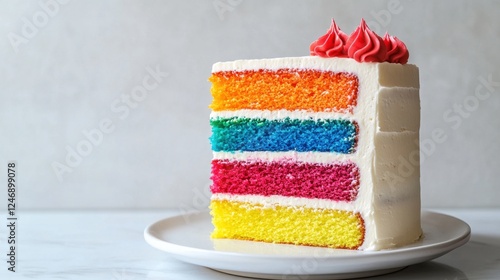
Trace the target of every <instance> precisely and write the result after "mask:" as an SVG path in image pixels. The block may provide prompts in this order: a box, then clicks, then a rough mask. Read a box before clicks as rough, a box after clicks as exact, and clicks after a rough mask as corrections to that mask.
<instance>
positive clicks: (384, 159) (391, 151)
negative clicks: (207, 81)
mask: <svg viewBox="0 0 500 280" xmlns="http://www.w3.org/2000/svg"><path fill="white" fill-rule="evenodd" d="M282 68H288V69H317V70H321V71H333V72H348V73H352V74H355V75H357V76H358V78H359V88H358V89H359V92H358V104H357V106H356V107H355V109H354V111H353V114H340V113H309V112H302V111H293V112H289V111H286V110H282V111H277V112H271V111H252V110H241V111H234V112H217V113H212V115H211V117H232V116H242V117H249V118H260V117H264V118H269V119H281V118H286V117H289V118H296V119H307V118H313V119H320V118H326V119H333V118H346V119H352V120H355V121H356V122H357V124H358V126H359V135H358V143H357V148H356V152H355V153H354V154H351V155H340V154H335V153H332V154H328V155H327V154H320V153H316V154H314V153H303V154H302V153H214V157H215V158H224V159H235V160H246V159H252V158H253V159H256V158H260V159H266V160H279V159H280V158H287V157H290V156H291V157H292V158H295V159H297V160H300V161H310V162H331V161H337V160H340V161H343V160H351V161H353V162H355V163H356V164H357V165H358V168H359V169H360V185H359V193H358V197H357V199H356V200H355V201H354V202H351V203H345V202H342V203H339V202H332V201H330V202H328V201H324V200H319V199H304V198H284V197H269V198H265V197H259V196H227V195H223V194H218V195H214V197H213V199H224V198H226V199H235V200H238V201H247V202H255V203H257V202H258V203H267V204H269V205H272V204H274V203H280V204H285V205H290V206H299V205H303V206H311V207H325V208H336V209H342V210H350V211H356V212H359V213H360V214H361V216H362V217H363V219H364V221H365V229H366V232H365V242H364V243H363V245H362V246H361V247H360V249H362V250H379V249H384V248H390V247H394V246H401V245H405V244H408V243H410V242H413V241H415V240H417V239H418V238H419V237H420V236H421V234H422V230H421V227H420V169H419V158H418V156H419V148H418V141H419V125H420V103H419V98H418V94H419V77H418V68H417V67H416V66H415V65H401V64H395V63H358V62H356V61H354V60H353V59H348V58H320V57H312V56H310V57H291V58H275V59H261V60H238V61H233V62H222V63H216V64H214V66H213V69H212V71H213V72H218V71H243V70H257V69H269V70H276V69H282Z"/></svg>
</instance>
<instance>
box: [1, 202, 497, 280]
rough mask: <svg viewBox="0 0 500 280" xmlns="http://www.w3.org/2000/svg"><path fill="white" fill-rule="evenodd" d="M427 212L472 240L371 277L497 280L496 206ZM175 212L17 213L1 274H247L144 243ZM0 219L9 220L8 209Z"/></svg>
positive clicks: (122, 277) (127, 279)
mask: <svg viewBox="0 0 500 280" xmlns="http://www.w3.org/2000/svg"><path fill="white" fill-rule="evenodd" d="M429 210H432V211H435V212H440V213H445V214H449V215H452V216H455V217H457V218H459V219H462V220H463V221H465V222H467V223H468V224H469V225H470V226H471V228H472V237H471V240H470V241H469V243H467V244H465V245H464V246H462V247H460V248H458V249H456V250H454V251H452V252H450V253H448V254H447V255H444V256H442V257H440V258H438V259H435V260H433V261H428V262H425V263H420V264H416V265H412V266H409V267H407V268H405V269H403V270H401V271H398V272H395V273H392V274H388V275H383V276H378V277H373V278H369V279H436V280H438V279H439V280H444V279H447V280H461V279H500V209H429ZM178 213H179V212H178V211H176V210H162V211H159V210H155V211H145V210H141V211H64V212H61V211H36V212H35V211H21V212H18V214H17V217H18V220H17V233H16V242H17V243H16V244H17V253H16V254H17V255H16V257H17V260H16V272H10V271H8V270H7V268H8V264H7V263H6V258H7V257H6V254H7V250H8V244H7V240H6V238H5V237H6V236H7V234H8V232H7V227H6V226H1V227H0V256H2V257H1V258H0V260H1V262H0V263H1V264H0V279H94V280H98V279H107V280H109V279H111V280H133V279H179V280H181V279H223V280H224V279H246V278H241V277H237V276H231V275H226V274H223V273H220V272H216V271H213V270H211V269H208V268H204V267H199V266H195V265H191V264H186V263H183V262H180V261H178V260H176V259H174V258H172V257H171V256H169V255H168V254H166V253H164V252H162V251H159V250H157V249H154V248H152V247H151V246H149V245H148V244H147V243H146V242H145V241H144V238H143V231H144V229H145V227H146V226H148V225H149V224H151V223H153V222H155V221H157V220H160V219H163V218H166V217H169V216H174V215H177V214H178ZM0 218H2V219H3V220H4V221H5V222H6V221H7V219H6V215H5V213H3V215H0ZM6 224H7V223H6ZM300 279H307V276H302V277H301V278H300Z"/></svg>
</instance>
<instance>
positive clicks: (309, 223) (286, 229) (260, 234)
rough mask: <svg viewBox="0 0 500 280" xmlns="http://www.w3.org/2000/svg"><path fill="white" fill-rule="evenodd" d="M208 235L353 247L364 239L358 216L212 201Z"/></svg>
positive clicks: (331, 210) (332, 246)
mask: <svg viewBox="0 0 500 280" xmlns="http://www.w3.org/2000/svg"><path fill="white" fill-rule="evenodd" d="M210 208H211V214H212V223H213V224H214V226H215V229H214V231H213V233H212V238H231V239H243V240H254V241H264V242H272V243H288V244H296V245H310V246H321V247H331V248H344V249H357V248H358V247H359V246H361V244H362V243H363V240H364V232H365V228H364V222H363V219H362V218H361V215H360V214H358V213H354V212H351V211H342V210H333V209H315V208H307V207H285V206H273V207H264V206H262V205H259V204H251V203H246V202H237V201H229V200H212V201H211V204H210Z"/></svg>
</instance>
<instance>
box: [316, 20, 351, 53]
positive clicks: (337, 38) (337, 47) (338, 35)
mask: <svg viewBox="0 0 500 280" xmlns="http://www.w3.org/2000/svg"><path fill="white" fill-rule="evenodd" d="M346 41H347V34H345V33H344V32H342V30H340V28H339V27H338V26H337V24H336V23H335V21H334V20H333V19H332V25H331V26H330V29H328V31H327V32H326V34H325V35H323V36H321V37H319V38H318V40H316V41H314V42H312V44H311V45H310V46H309V50H310V53H311V55H313V56H314V55H317V56H321V57H347V52H346V49H345V43H346Z"/></svg>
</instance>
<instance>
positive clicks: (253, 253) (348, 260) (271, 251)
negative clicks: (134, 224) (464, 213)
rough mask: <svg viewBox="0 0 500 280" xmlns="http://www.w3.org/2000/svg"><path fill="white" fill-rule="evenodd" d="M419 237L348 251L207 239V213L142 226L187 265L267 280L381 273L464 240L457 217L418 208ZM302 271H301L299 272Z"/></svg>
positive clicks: (154, 243)
mask: <svg viewBox="0 0 500 280" xmlns="http://www.w3.org/2000/svg"><path fill="white" fill-rule="evenodd" d="M422 228H423V231H424V238H422V239H421V240H420V241H418V242H416V243H414V244H411V245H408V246H405V247H400V248H397V249H391V250H383V251H371V252H364V251H353V250H339V249H330V248H318V247H309V246H295V245H286V244H271V243H263V242H253V241H241V240H228V239H211V238H210V233H211V232H212V230H213V226H212V223H211V217H210V215H209V213H208V212H199V213H192V214H185V215H181V216H176V217H172V218H167V219H163V220H160V221H158V222H156V223H154V224H152V225H150V226H149V227H147V228H146V229H145V231H144V238H145V239H146V241H147V242H148V243H149V244H150V245H151V246H153V247H155V248H157V249H160V250H163V251H165V252H167V253H170V254H171V255H172V256H173V257H175V258H177V259H179V260H181V261H184V262H188V263H192V264H196V265H200V266H205V267H208V268H212V269H215V270H219V271H222V272H226V273H229V274H235V275H240V276H247V277H257V278H267V279H303V278H304V276H305V275H307V279H346V278H357V277H367V276H374V275H381V274H385V273H390V272H393V271H397V270H400V269H402V268H404V267H406V266H408V265H412V264H417V263H420V262H424V261H427V260H431V259H434V258H437V257H439V256H442V255H444V254H446V253H448V252H450V251H451V250H453V249H455V248H457V247H459V246H461V245H463V244H465V243H467V241H468V240H469V238H470V227H469V226H468V225H467V224H466V223H465V222H463V221H461V220H459V219H457V218H454V217H451V216H447V215H444V214H439V213H434V212H427V211H424V212H422ZM301 275H302V276H301Z"/></svg>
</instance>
